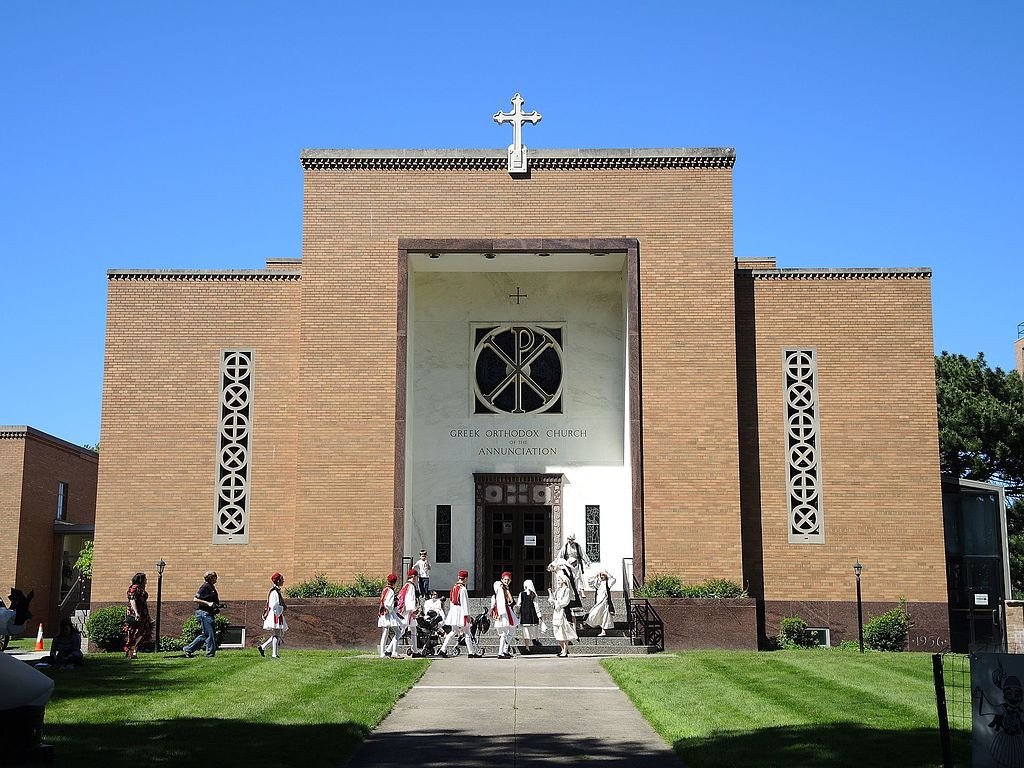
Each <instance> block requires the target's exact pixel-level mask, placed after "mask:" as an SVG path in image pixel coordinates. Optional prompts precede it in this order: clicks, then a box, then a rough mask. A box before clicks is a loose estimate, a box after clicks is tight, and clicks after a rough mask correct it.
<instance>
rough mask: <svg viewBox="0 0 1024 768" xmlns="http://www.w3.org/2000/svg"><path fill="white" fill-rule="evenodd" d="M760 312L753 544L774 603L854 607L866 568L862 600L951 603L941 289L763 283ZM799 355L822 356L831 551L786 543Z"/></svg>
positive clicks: (753, 353) (916, 281)
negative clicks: (939, 405)
mask: <svg viewBox="0 0 1024 768" xmlns="http://www.w3.org/2000/svg"><path fill="white" fill-rule="evenodd" d="M753 308H754V309H755V310H756V322H755V321H753V320H751V318H750V317H749V316H748V317H747V318H746V322H747V327H746V330H747V332H748V333H752V335H751V336H747V337H746V338H741V339H740V346H741V348H743V347H745V348H746V351H745V352H741V359H744V360H745V361H746V362H747V363H748V364H749V363H750V362H751V361H753V360H756V365H757V369H756V376H754V375H752V374H751V372H749V371H747V372H746V374H743V373H741V380H744V381H745V384H746V385H747V386H749V385H751V384H753V385H754V386H756V392H757V396H756V417H757V424H758V425H759V426H758V429H757V430H755V431H754V432H753V433H752V434H751V433H748V434H747V438H748V439H747V440H746V441H745V442H744V446H743V456H744V467H745V469H744V483H745V488H746V490H747V493H745V496H744V532H745V536H746V534H747V533H749V532H750V531H751V530H752V529H757V528H759V531H760V537H761V540H760V542H759V544H760V548H761V553H762V563H761V564H760V565H761V567H763V574H764V578H763V582H764V597H765V598H766V599H767V600H769V601H802V600H819V601H822V600H823V601H849V600H850V599H851V598H852V597H853V595H854V590H855V581H854V574H853V569H852V566H853V564H854V562H855V561H857V560H858V559H859V560H860V562H861V563H863V565H864V574H863V582H862V583H863V592H864V600H865V601H895V600H896V599H898V598H899V597H900V596H905V597H906V598H907V600H908V601H911V602H920V603H929V602H934V603H945V601H946V574H945V552H944V543H943V529H942V505H941V489H940V480H939V464H938V428H937V418H936V406H935V373H934V370H935V369H934V351H933V342H932V323H931V286H930V280H928V279H926V278H922V277H917V278H912V279H911V278H908V279H894V278H882V279H879V278H872V279H866V278H865V279H850V278H847V279H825V278H820V279H786V280H754V281H753ZM748 309H749V308H748ZM748 315H749V312H748ZM751 345H753V347H754V349H751ZM794 346H795V347H811V348H814V349H816V350H817V354H818V398H819V408H820V437H821V443H820V451H821V472H822V484H823V503H824V507H823V510H824V543H823V544H790V543H788V536H787V531H788V528H787V521H788V517H787V509H788V508H787V486H786V478H787V475H786V452H785V433H784V421H783V419H784V411H783V372H782V350H783V349H784V348H786V347H794ZM745 396H746V397H748V401H747V408H748V410H747V416H748V417H749V416H751V415H752V413H751V412H750V410H749V408H750V402H749V392H744V391H743V390H741V400H742V399H743V398H744V397H745ZM752 441H753V442H752ZM754 462H756V463H754ZM748 470H749V472H748ZM758 470H759V472H758V474H757V475H756V476H754V475H753V474H752V473H753V472H755V471H758ZM758 518H759V519H760V523H759V524H758V522H757V521H758ZM748 549H749V548H748ZM748 565H749V566H750V567H752V568H753V569H754V570H755V571H756V569H757V567H758V564H757V563H749V564H748ZM940 623H941V622H940Z"/></svg>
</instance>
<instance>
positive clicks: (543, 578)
mask: <svg viewBox="0 0 1024 768" xmlns="http://www.w3.org/2000/svg"><path fill="white" fill-rule="evenodd" d="M484 532H485V533H484V578H485V579H486V581H485V583H484V584H481V585H480V592H481V593H483V594H490V592H491V585H492V584H494V582H495V581H497V580H498V579H500V578H501V574H502V572H503V571H508V572H509V573H511V574H512V586H511V590H512V593H513V594H518V593H519V591H520V590H521V589H522V586H523V580H524V579H531V580H532V581H533V584H534V586H535V587H536V588H537V591H538V592H546V591H547V589H548V576H549V574H548V572H547V566H548V563H550V562H551V559H552V557H553V555H552V550H551V507H550V506H543V505H534V506H530V505H525V504H523V505H515V506H502V505H489V506H487V507H485V508H484Z"/></svg>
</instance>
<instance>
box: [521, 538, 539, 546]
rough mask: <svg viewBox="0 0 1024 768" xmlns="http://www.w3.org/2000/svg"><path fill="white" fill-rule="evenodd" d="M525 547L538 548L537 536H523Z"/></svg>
mask: <svg viewBox="0 0 1024 768" xmlns="http://www.w3.org/2000/svg"><path fill="white" fill-rule="evenodd" d="M523 546H524V547H536V546H537V537H536V536H523Z"/></svg>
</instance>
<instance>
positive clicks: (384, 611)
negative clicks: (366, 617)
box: [377, 573, 402, 659]
mask: <svg viewBox="0 0 1024 768" xmlns="http://www.w3.org/2000/svg"><path fill="white" fill-rule="evenodd" d="M397 581H398V577H397V576H395V574H393V573H389V574H388V583H387V586H385V587H384V589H383V590H381V593H380V606H379V610H378V612H377V615H378V616H379V617H380V618H378V619H377V626H378V627H380V628H381V630H382V631H381V633H380V657H381V658H382V659H383V658H384V657H385V656H389V657H390V656H395V655H396V654H397V653H398V628H399V627H400V626H401V625H402V619H401V617H399V615H398V613H396V612H395V583H396V582H397ZM391 633H394V637H393V638H392V639H391V642H390V643H389V642H388V635H389V634H391Z"/></svg>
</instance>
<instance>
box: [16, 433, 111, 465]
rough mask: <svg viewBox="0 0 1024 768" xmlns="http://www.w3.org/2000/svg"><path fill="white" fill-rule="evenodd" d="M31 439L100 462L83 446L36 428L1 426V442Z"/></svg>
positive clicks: (94, 454) (93, 452)
mask: <svg viewBox="0 0 1024 768" xmlns="http://www.w3.org/2000/svg"><path fill="white" fill-rule="evenodd" d="M30 437H31V438H33V439H35V440H40V441H42V442H44V443H50V444H51V445H53V446H56V447H57V448H63V449H65V450H70V451H74V452H75V453H79V454H82V455H83V456H85V457H87V458H89V457H91V458H94V459H97V460H99V457H100V455H99V454H98V453H97V452H96V451H91V450H89V449H88V448H84V447H83V446H81V445H75V444H74V443H70V442H68V441H67V440H63V439H61V438H59V437H57V436H56V435H51V434H50V433H49V432H43V431H42V430H41V429H36V428H35V427H28V426H24V425H21V426H7V425H0V440H25V439H27V438H30Z"/></svg>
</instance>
